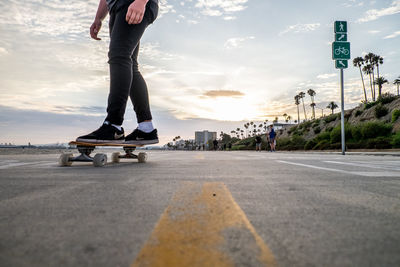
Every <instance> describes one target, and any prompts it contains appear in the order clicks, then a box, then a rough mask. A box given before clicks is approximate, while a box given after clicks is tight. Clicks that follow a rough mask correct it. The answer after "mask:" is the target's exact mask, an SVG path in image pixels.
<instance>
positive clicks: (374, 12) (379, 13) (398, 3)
mask: <svg viewBox="0 0 400 267" xmlns="http://www.w3.org/2000/svg"><path fill="white" fill-rule="evenodd" d="M397 13H400V0H395V1H393V2H392V4H391V5H390V7H387V8H382V9H379V10H378V9H370V10H368V11H367V12H365V15H364V17H363V18H360V19H358V20H357V22H360V23H362V22H368V21H372V20H377V19H379V18H380V17H383V16H389V15H394V14H397Z"/></svg>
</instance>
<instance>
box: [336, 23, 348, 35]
mask: <svg viewBox="0 0 400 267" xmlns="http://www.w3.org/2000/svg"><path fill="white" fill-rule="evenodd" d="M339 32H341V33H346V32H347V21H335V33H339Z"/></svg>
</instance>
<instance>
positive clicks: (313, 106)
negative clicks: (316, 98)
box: [310, 103, 317, 119]
mask: <svg viewBox="0 0 400 267" xmlns="http://www.w3.org/2000/svg"><path fill="white" fill-rule="evenodd" d="M316 105H317V104H315V103H311V104H310V107H311V109H312V111H313V119H315V106H316Z"/></svg>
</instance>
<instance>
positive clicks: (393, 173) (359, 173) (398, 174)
mask: <svg viewBox="0 0 400 267" xmlns="http://www.w3.org/2000/svg"><path fill="white" fill-rule="evenodd" d="M277 162H281V163H286V164H291V165H296V166H302V167H307V168H312V169H318V170H325V171H332V172H339V173H345V174H352V175H359V176H368V177H383V176H386V177H388V176H389V177H397V176H398V177H400V173H398V172H397V173H396V172H357V171H345V170H338V169H332V168H326V167H319V166H315V165H309V164H302V163H296V162H290V161H284V160H277Z"/></svg>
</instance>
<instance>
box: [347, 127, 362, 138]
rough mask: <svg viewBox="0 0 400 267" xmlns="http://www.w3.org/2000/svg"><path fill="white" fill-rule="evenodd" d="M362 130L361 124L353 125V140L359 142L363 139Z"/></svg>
mask: <svg viewBox="0 0 400 267" xmlns="http://www.w3.org/2000/svg"><path fill="white" fill-rule="evenodd" d="M361 129H362V126H361V124H356V125H353V126H351V127H350V130H351V136H352V138H353V140H355V141H359V140H361V139H362V137H363V136H362V133H361Z"/></svg>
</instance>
